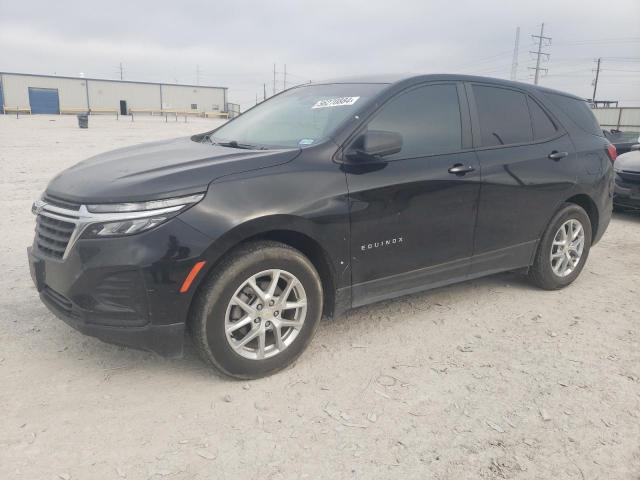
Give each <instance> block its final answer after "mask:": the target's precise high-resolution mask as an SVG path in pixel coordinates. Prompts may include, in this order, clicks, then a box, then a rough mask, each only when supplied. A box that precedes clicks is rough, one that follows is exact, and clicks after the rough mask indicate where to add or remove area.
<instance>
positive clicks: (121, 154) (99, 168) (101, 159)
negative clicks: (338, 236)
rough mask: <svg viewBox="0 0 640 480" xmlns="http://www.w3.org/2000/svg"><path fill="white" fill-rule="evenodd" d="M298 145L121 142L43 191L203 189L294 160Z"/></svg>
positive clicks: (159, 193)
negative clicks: (129, 144) (274, 147)
mask: <svg viewBox="0 0 640 480" xmlns="http://www.w3.org/2000/svg"><path fill="white" fill-rule="evenodd" d="M299 152H300V150H298V149H287V150H242V149H237V148H230V147H222V146H219V145H211V144H208V143H198V142H194V141H192V140H191V139H190V138H189V137H187V138H177V139H173V140H163V141H160V142H153V143H145V144H142V145H136V146H133V147H126V148H121V149H118V150H113V151H111V152H107V153H101V154H100V155H96V156H95V157H91V158H89V159H87V160H84V161H82V162H80V163H78V164H76V165H74V166H73V167H71V168H68V169H66V170H64V171H62V172H61V173H59V174H58V175H57V176H56V177H54V178H53V180H51V182H50V183H49V185H48V186H47V193H49V194H51V195H55V196H59V197H62V198H64V199H68V200H70V201H75V202H79V203H114V202H131V201H144V200H152V199H161V198H168V197H174V196H179V195H187V194H189V193H195V192H202V191H205V190H206V189H207V186H208V185H209V184H210V183H211V182H212V181H214V180H216V179H217V178H220V177H223V176H225V175H231V174H234V173H242V172H246V171H249V170H256V169H259V168H265V167H271V166H274V165H279V164H282V163H286V162H289V161H291V160H293V159H294V158H295V157H296V156H297V155H298V153H299Z"/></svg>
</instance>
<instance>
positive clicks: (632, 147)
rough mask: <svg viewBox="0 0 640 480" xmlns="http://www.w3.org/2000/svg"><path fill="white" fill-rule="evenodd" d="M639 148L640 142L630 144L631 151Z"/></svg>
mask: <svg viewBox="0 0 640 480" xmlns="http://www.w3.org/2000/svg"><path fill="white" fill-rule="evenodd" d="M638 150H640V143H636V144H635V145H631V151H638Z"/></svg>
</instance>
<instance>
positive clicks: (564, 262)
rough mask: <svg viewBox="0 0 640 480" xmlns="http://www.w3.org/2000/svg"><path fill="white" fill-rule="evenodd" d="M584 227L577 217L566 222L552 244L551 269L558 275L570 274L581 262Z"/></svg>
mask: <svg viewBox="0 0 640 480" xmlns="http://www.w3.org/2000/svg"><path fill="white" fill-rule="evenodd" d="M584 239H585V236H584V228H583V226H582V223H580V222H579V221H578V220H576V219H575V218H572V219H570V220H567V221H566V222H564V223H563V224H562V225H561V226H560V228H559V229H558V231H557V232H556V234H555V236H554V237H553V242H552V244H551V258H550V260H551V269H552V270H553V273H555V274H556V275H557V276H558V277H566V276H567V275H570V274H571V273H572V272H573V271H574V270H575V269H576V267H577V266H578V265H579V264H580V259H581V258H582V252H583V250H584Z"/></svg>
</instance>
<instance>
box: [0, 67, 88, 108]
mask: <svg viewBox="0 0 640 480" xmlns="http://www.w3.org/2000/svg"><path fill="white" fill-rule="evenodd" d="M85 82H86V80H84V79H71V78H60V77H36V76H31V75H15V74H7V73H3V74H2V84H3V86H4V89H3V94H4V104H5V106H7V107H12V108H15V107H19V108H29V87H35V88H55V89H58V98H59V99H60V109H61V110H64V109H67V108H69V109H79V108H87V93H86V84H85Z"/></svg>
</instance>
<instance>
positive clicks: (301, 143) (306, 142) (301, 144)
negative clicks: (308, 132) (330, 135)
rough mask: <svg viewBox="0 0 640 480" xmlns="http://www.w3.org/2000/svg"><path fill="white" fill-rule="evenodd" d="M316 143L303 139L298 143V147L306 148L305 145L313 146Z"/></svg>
mask: <svg viewBox="0 0 640 480" xmlns="http://www.w3.org/2000/svg"><path fill="white" fill-rule="evenodd" d="M313 142H314V140H313V138H303V139H302V140H300V141H299V142H298V145H300V146H301V147H304V146H305V145H311V144H312V143H313Z"/></svg>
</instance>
